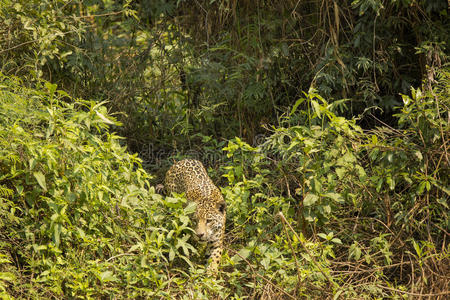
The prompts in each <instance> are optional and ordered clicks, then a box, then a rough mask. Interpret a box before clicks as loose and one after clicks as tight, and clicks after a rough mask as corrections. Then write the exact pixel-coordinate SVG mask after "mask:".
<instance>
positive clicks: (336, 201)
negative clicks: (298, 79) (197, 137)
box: [224, 70, 450, 298]
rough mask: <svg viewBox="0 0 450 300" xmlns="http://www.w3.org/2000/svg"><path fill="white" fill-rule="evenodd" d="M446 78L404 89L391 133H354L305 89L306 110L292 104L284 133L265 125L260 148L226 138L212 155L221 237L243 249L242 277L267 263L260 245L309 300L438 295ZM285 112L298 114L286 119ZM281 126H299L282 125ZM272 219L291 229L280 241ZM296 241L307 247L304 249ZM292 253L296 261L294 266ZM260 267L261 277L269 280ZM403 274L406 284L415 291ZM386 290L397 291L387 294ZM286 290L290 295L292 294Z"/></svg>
mask: <svg viewBox="0 0 450 300" xmlns="http://www.w3.org/2000/svg"><path fill="white" fill-rule="evenodd" d="M449 75H450V74H449V73H448V71H445V70H443V71H441V72H439V75H438V77H439V79H438V80H439V81H438V83H437V84H436V88H435V89H434V90H433V91H430V92H425V93H424V92H422V91H420V89H412V94H411V96H407V95H403V100H404V106H403V108H402V110H401V112H400V113H399V114H398V115H397V117H398V119H399V125H398V128H399V129H394V128H391V127H380V128H377V129H374V130H371V131H363V130H362V129H361V128H360V127H359V126H357V125H356V124H355V120H346V119H345V118H342V117H339V116H337V115H336V114H335V113H334V112H333V108H334V107H333V105H330V104H328V103H327V102H326V101H325V100H324V99H323V98H322V97H320V96H319V95H318V94H316V93H315V92H310V93H309V94H305V97H304V98H302V99H300V100H299V102H301V103H303V102H306V103H307V105H308V106H309V107H310V110H309V113H308V111H296V109H295V107H294V108H293V109H292V110H291V115H290V116H286V118H284V120H283V121H282V122H281V123H284V124H286V126H285V127H274V128H273V129H272V131H273V133H272V135H270V136H269V137H268V138H267V139H266V142H265V143H264V144H262V145H260V146H258V147H256V148H255V147H251V146H249V145H248V144H246V143H245V142H243V141H241V140H240V139H239V138H235V139H234V140H231V141H229V143H228V146H227V147H226V148H224V150H226V151H227V152H228V156H229V157H231V158H232V162H231V164H230V165H229V166H227V167H224V169H225V175H224V176H225V177H226V178H227V179H228V181H229V184H230V186H229V187H227V188H225V189H224V191H225V193H226V198H227V200H228V201H229V203H230V204H231V205H230V206H231V207H230V209H229V214H230V215H231V217H230V218H231V220H232V224H233V226H234V228H233V229H232V230H230V235H231V239H232V240H233V241H234V240H237V241H242V242H245V241H248V240H250V241H251V242H250V243H248V244H247V245H248V246H247V247H246V248H245V249H247V251H251V254H248V253H247V252H244V253H246V255H247V256H250V255H251V256H250V258H247V257H246V258H247V261H246V262H247V264H248V265H249V266H253V267H252V269H253V270H255V269H257V266H258V265H259V264H261V265H262V266H264V267H266V266H267V258H263V257H261V258H260V257H258V254H260V251H261V250H259V248H258V247H259V245H264V247H263V249H264V250H266V249H270V250H271V249H272V247H273V249H277V250H276V251H277V253H278V252H279V251H281V253H280V254H278V255H279V256H281V257H288V256H291V260H293V262H292V263H291V267H292V268H293V269H291V272H292V273H291V274H295V272H297V273H298V276H299V277H298V283H299V284H300V286H302V287H304V288H305V289H306V290H308V291H310V290H311V289H310V288H311V287H308V284H312V285H314V288H315V289H319V290H322V292H321V293H320V295H322V296H321V297H323V296H324V295H328V296H330V297H331V295H334V296H335V297H339V295H340V296H342V297H345V298H354V297H357V296H356V295H358V297H363V298H373V297H386V296H388V295H389V294H391V293H392V292H393V293H394V294H393V295H392V296H394V295H395V294H398V295H405V296H419V295H421V294H422V293H423V291H424V290H427V291H429V294H430V295H433V296H440V297H444V295H446V294H447V293H448V292H447V291H446V290H447V288H446V287H447V285H448V280H447V279H446V277H447V275H446V273H447V271H448V270H447V269H448V259H449V253H448V251H449V249H448V242H447V241H446V238H445V237H444V235H443V234H442V230H446V229H445V228H448V227H449V223H448V218H447V216H448V214H449V207H448V197H449V190H448V188H447V186H449V180H448V178H449V177H448V154H447V148H446V147H447V146H446V143H445V141H447V140H448V139H449V132H450V127H449V125H450V124H449V122H448V118H447V117H448V116H447V115H448V105H449V101H448V100H449V99H450V95H449V92H450V90H449V86H450V77H449ZM296 114H297V115H300V116H299V117H298V118H294V117H293V116H295V115H296ZM292 119H303V120H306V123H309V125H296V124H292V121H291V120H292ZM280 213H281V214H282V216H285V217H286V219H287V223H288V224H291V226H292V227H288V228H289V229H292V230H293V231H292V233H290V232H289V233H288V232H286V235H284V233H285V232H284V231H283V226H285V224H284V223H282V222H280V221H278V225H275V223H277V221H276V220H274V219H273V218H272V216H278V215H280ZM280 223H281V224H282V225H283V226H281V224H280ZM295 232H302V233H303V235H300V236H298V235H297V234H296V233H295ZM291 234H293V236H291ZM305 237H306V238H307V240H306V241H316V243H318V244H316V247H318V248H314V247H312V249H311V248H310V249H309V251H308V246H307V245H308V244H306V242H305ZM291 239H292V241H293V243H292V244H290V240H291ZM267 243H268V244H269V245H267ZM286 243H287V244H286ZM232 244H233V245H234V244H235V242H233V243H232ZM238 244H240V243H238ZM300 245H301V246H302V247H300ZM310 245H311V244H310ZM266 247H269V248H266ZM296 247H300V248H298V249H297V248H296ZM281 249H283V250H284V251H285V252H284V253H283V252H282V251H283V250H281ZM319 249H320V250H319ZM270 250H269V252H270ZM290 251H292V252H290ZM272 253H273V252H272ZM297 253H301V256H302V258H303V259H302V258H301V259H297V257H296V255H299V254H297ZM318 253H321V255H320V256H318V257H314V255H318ZM425 253H426V254H425ZM278 255H277V256H276V257H278ZM310 255H312V256H313V258H311V257H308V256H310ZM406 257H409V258H408V259H406ZM308 258H309V259H308ZM315 260H317V261H315ZM424 260H426V261H427V263H425V262H424ZM308 263H309V264H311V263H313V264H314V267H316V266H317V268H316V269H315V271H316V276H314V275H312V274H314V273H310V272H311V270H310V269H305V266H308ZM275 264H276V265H277V268H280V267H282V268H283V271H284V272H286V271H287V270H289V268H288V267H287V266H283V264H282V263H280V262H277V263H275ZM319 266H320V267H319ZM268 269H269V270H270V271H268V273H269V274H270V275H272V274H273V273H274V272H276V271H275V270H274V269H271V268H270V267H269V268H268ZM260 270H261V269H260ZM260 270H258V271H255V272H261V271H260ZM278 271H279V272H282V271H281V270H280V269H278ZM258 274H260V275H262V274H264V273H262V274H261V273H258ZM287 274H289V271H288V273H287ZM287 274H286V275H287ZM306 274H308V276H306ZM317 274H318V275H319V276H318V275H317ZM326 274H332V276H331V277H330V278H328V277H327V276H326ZM264 275H265V274H264ZM320 275H323V276H320ZM283 276H285V274H284V273H283V275H281V274H280V276H275V277H273V278H274V280H275V278H280V280H281V278H283ZM410 277H414V278H416V280H415V284H414V285H415V288H412V287H411V286H410V281H409V278H410ZM301 278H308V282H307V283H305V282H304V281H303V280H302V279H301ZM319 278H320V280H318V279H319ZM249 280H250V278H249ZM275 281H276V280H275ZM356 282H358V284H356ZM394 282H395V284H396V285H397V288H392V285H393V283H394ZM277 283H278V284H280V286H282V287H284V288H286V287H288V286H289V285H286V283H285V282H281V281H277ZM259 284H260V285H261V286H260V287H262V286H264V284H267V281H264V280H260V282H259ZM272 284H273V282H272ZM305 284H306V285H305ZM419 287H420V288H419ZM291 288H292V290H288V291H289V292H290V293H291V295H293V296H298V294H297V292H298V290H295V289H294V288H293V287H291ZM300 291H301V292H303V290H301V289H300ZM415 291H417V292H415ZM301 292H300V295H303V296H306V295H309V296H311V295H314V294H313V293H309V294H302V293H301ZM425 294H428V293H425Z"/></svg>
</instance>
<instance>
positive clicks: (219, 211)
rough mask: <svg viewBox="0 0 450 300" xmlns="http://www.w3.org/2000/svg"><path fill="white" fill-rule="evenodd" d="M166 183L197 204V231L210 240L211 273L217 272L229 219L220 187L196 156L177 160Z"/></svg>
mask: <svg viewBox="0 0 450 300" xmlns="http://www.w3.org/2000/svg"><path fill="white" fill-rule="evenodd" d="M164 185H165V188H166V190H167V192H168V193H170V192H175V193H185V195H186V198H187V199H188V201H194V202H196V203H197V210H196V213H195V216H196V221H197V226H196V229H195V232H196V234H197V236H198V237H199V238H200V239H201V240H204V241H206V242H208V246H209V248H210V253H211V262H210V264H209V265H208V272H209V273H211V274H216V273H217V270H218V266H219V262H220V258H221V257H222V252H223V238H224V233H225V219H226V203H225V200H224V199H223V196H222V194H221V192H220V190H219V189H218V188H217V187H216V186H215V185H214V183H213V182H212V180H211V178H209V176H208V174H207V173H206V170H205V167H204V166H203V164H202V163H201V162H199V161H198V160H193V159H184V160H181V161H178V162H176V163H175V164H174V165H173V166H172V167H171V168H170V169H169V171H167V173H166V178H165V182H164Z"/></svg>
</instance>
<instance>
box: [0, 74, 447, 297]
mask: <svg viewBox="0 0 450 300" xmlns="http://www.w3.org/2000/svg"><path fill="white" fill-rule="evenodd" d="M449 86H450V85H449V73H448V72H446V71H445V70H443V71H441V72H440V73H439V77H438V83H437V84H436V87H435V88H434V89H433V90H432V91H427V92H424V91H420V90H419V89H416V90H413V91H412V94H411V96H407V95H404V96H403V100H404V105H403V107H402V111H401V112H400V113H399V114H398V120H399V124H398V128H391V127H387V126H384V127H379V128H377V129H374V130H371V131H364V130H362V129H361V128H360V127H359V126H358V125H356V122H355V120H347V119H345V118H343V117H339V116H338V115H337V114H336V113H335V111H334V110H335V108H336V107H335V106H334V105H331V104H329V103H327V101H326V100H325V99H324V98H322V97H321V96H320V95H318V94H317V93H315V92H314V91H311V92H310V93H308V94H305V95H304V97H303V98H301V99H300V100H299V101H298V102H299V103H298V104H297V105H296V106H294V107H293V108H292V109H291V111H290V114H289V115H286V116H285V117H284V118H283V120H281V122H280V124H281V125H280V126H278V127H272V128H268V130H269V131H270V132H271V133H270V134H269V135H268V136H267V138H266V139H265V142H264V143H262V144H261V145H258V146H251V145H249V144H247V143H245V142H244V141H242V140H241V139H239V138H235V139H232V140H230V141H229V142H228V144H227V145H226V147H224V148H223V150H224V151H225V153H226V157H224V158H223V160H222V162H221V166H220V169H216V170H213V169H211V168H210V169H209V170H210V172H211V175H212V176H213V177H214V178H215V180H216V181H217V182H222V183H223V180H221V179H220V176H219V175H220V174H223V178H224V179H225V180H226V181H227V182H228V184H222V192H223V194H224V195H225V199H226V201H227V202H228V220H227V229H226V232H227V234H226V243H225V244H226V251H225V254H224V256H223V259H222V267H221V272H220V274H219V276H218V278H216V279H214V278H209V277H208V276H206V275H205V268H204V266H205V262H206V261H205V259H204V258H203V257H204V254H205V253H204V252H205V251H204V249H203V248H204V247H203V246H202V245H201V244H199V243H198V242H197V241H196V239H195V238H194V234H193V230H192V228H191V227H192V223H191V218H192V213H193V211H194V209H195V208H194V207H193V206H192V205H189V204H187V203H186V199H185V198H184V197H183V195H172V196H162V195H159V194H157V193H155V191H154V188H153V187H152V186H151V185H150V183H149V182H150V180H151V179H152V176H151V175H149V174H148V173H147V172H146V171H145V170H144V169H143V168H142V167H141V161H140V159H139V158H137V156H136V155H131V154H129V153H128V152H127V150H126V148H124V147H123V146H121V138H120V137H119V136H117V135H116V134H114V133H113V130H114V128H116V126H119V125H120V124H119V123H118V122H117V121H116V120H115V118H114V117H113V116H112V115H110V114H109V113H108V112H107V109H106V108H105V106H104V105H103V104H101V103H100V104H97V103H95V102H92V101H86V100H81V99H75V98H72V97H70V96H69V95H68V94H67V93H65V92H63V91H60V90H58V89H57V86H56V85H53V84H50V83H48V82H40V81H39V82H37V83H36V86H35V87H34V88H26V87H24V86H23V84H22V83H21V82H20V80H19V79H17V78H14V77H6V76H3V75H2V76H1V79H0V89H1V90H0V91H1V94H0V97H1V101H0V115H1V118H0V126H1V128H0V144H1V147H0V149H1V150H0V170H1V177H0V214H1V219H0V220H1V223H0V236H1V241H0V292H1V295H2V297H3V298H5V299H7V298H18V299H22V298H43V297H48V298H58V299H59V298H90V299H94V298H103V297H106V298H116V299H117V298H119V299H126V298H136V297H140V298H163V299H173V298H175V299H212V298H222V299H225V298H227V299H299V298H321V299H323V298H335V299H337V298H352V299H354V298H361V299H373V298H380V299H381V298H393V299H396V298H415V297H419V296H424V297H433V298H435V299H444V298H445V297H446V296H447V295H448V283H449V280H448V279H449V278H448V271H449V252H448V251H449V248H448V233H447V232H448V228H449V223H448V196H449V190H448V188H447V187H448V185H449V182H448V155H447V144H446V142H445V141H447V140H448V138H449V124H448V104H449V103H448V99H449ZM301 103H302V104H303V105H307V106H308V107H309V108H310V109H309V110H297V107H298V105H299V104H301ZM300 124H303V125H300ZM205 164H208V162H205ZM212 171H214V172H212ZM161 180H162V179H161Z"/></svg>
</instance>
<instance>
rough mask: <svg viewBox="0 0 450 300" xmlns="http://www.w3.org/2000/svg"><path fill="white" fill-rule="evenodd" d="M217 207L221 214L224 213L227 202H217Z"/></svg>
mask: <svg viewBox="0 0 450 300" xmlns="http://www.w3.org/2000/svg"><path fill="white" fill-rule="evenodd" d="M217 209H218V210H219V211H220V213H221V214H224V213H225V210H226V209H227V204H226V203H225V202H219V203H217Z"/></svg>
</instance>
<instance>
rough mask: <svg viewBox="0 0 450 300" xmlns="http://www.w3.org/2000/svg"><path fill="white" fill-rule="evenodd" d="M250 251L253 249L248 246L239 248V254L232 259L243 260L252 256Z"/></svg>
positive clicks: (235, 260)
mask: <svg viewBox="0 0 450 300" xmlns="http://www.w3.org/2000/svg"><path fill="white" fill-rule="evenodd" d="M250 253H251V250H249V249H247V248H243V249H241V250H239V252H238V253H237V254H235V255H234V256H233V257H232V258H231V260H232V261H233V262H235V263H236V262H239V261H241V260H243V259H247V257H249V256H250Z"/></svg>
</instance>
